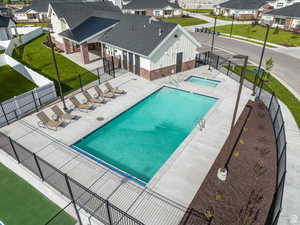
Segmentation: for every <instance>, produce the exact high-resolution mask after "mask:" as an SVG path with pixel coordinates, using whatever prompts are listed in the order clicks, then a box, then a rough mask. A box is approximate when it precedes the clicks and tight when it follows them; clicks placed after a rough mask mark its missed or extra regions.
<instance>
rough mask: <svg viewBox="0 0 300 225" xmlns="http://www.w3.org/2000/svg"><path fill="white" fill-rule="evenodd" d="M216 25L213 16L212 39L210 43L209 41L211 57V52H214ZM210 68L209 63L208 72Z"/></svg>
mask: <svg viewBox="0 0 300 225" xmlns="http://www.w3.org/2000/svg"><path fill="white" fill-rule="evenodd" d="M216 25H217V16H215V21H214V31H213V37H212V41H211V49H210V52H211V56H212V54H213V51H214V44H215V33H216ZM210 59H211V57H210ZM210 66H211V65H210V63H209V67H208V70H211V68H210Z"/></svg>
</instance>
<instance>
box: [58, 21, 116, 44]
mask: <svg viewBox="0 0 300 225" xmlns="http://www.w3.org/2000/svg"><path fill="white" fill-rule="evenodd" d="M117 22H119V20H114V19H108V18H100V17H94V16H92V17H90V18H88V19H87V20H85V21H84V22H83V23H81V24H80V25H78V26H76V27H75V28H74V29H72V30H66V31H63V32H61V33H60V35H62V36H64V37H66V38H69V39H72V40H74V41H77V42H81V41H83V40H85V39H86V38H89V37H91V36H93V35H94V34H97V33H99V32H101V31H103V30H105V29H107V28H109V27H111V26H112V25H114V24H116V23H117Z"/></svg>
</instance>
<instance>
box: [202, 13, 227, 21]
mask: <svg viewBox="0 0 300 225" xmlns="http://www.w3.org/2000/svg"><path fill="white" fill-rule="evenodd" d="M204 16H207V17H211V18H215V17H216V16H215V15H213V14H205V15H204ZM217 19H218V20H225V21H232V17H229V16H217Z"/></svg>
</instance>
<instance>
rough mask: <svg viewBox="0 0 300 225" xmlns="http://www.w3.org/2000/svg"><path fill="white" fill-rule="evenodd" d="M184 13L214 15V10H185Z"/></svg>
mask: <svg viewBox="0 0 300 225" xmlns="http://www.w3.org/2000/svg"><path fill="white" fill-rule="evenodd" d="M184 11H187V12H191V13H212V12H213V11H214V10H213V9H185V10H184Z"/></svg>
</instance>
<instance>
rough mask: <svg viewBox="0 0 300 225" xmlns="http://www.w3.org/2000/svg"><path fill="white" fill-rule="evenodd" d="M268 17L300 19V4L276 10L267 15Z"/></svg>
mask: <svg viewBox="0 0 300 225" xmlns="http://www.w3.org/2000/svg"><path fill="white" fill-rule="evenodd" d="M265 14H267V15H272V16H284V17H291V18H300V2H298V3H294V4H293V5H290V6H287V7H284V8H280V9H275V10H272V11H269V12H267V13H265Z"/></svg>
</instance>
